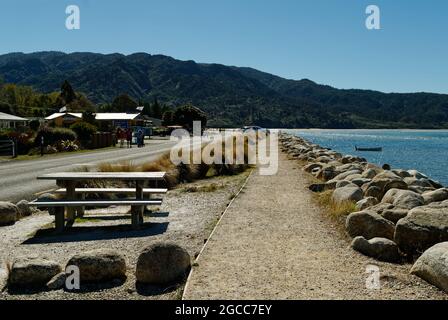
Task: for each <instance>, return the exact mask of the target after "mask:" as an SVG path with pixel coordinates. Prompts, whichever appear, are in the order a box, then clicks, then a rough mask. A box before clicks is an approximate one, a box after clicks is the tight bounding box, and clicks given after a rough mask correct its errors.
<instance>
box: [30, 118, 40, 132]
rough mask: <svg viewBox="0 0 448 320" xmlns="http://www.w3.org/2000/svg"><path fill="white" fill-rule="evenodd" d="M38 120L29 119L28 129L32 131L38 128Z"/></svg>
mask: <svg viewBox="0 0 448 320" xmlns="http://www.w3.org/2000/svg"><path fill="white" fill-rule="evenodd" d="M39 127H40V122H39V120H31V121H30V129H31V130H33V131H37V130H39Z"/></svg>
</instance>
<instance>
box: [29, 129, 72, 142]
mask: <svg viewBox="0 0 448 320" xmlns="http://www.w3.org/2000/svg"><path fill="white" fill-rule="evenodd" d="M42 137H43V138H44V144H45V145H46V146H47V145H54V144H57V143H58V142H59V141H75V140H76V138H77V135H76V133H75V132H74V131H73V130H70V129H66V128H50V127H43V128H40V129H39V131H38V132H37V135H36V138H35V139H34V145H35V146H40V144H41V139H42Z"/></svg>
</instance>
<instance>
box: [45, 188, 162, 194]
mask: <svg viewBox="0 0 448 320" xmlns="http://www.w3.org/2000/svg"><path fill="white" fill-rule="evenodd" d="M66 192H67V190H66V189H65V188H61V189H57V190H55V191H54V193H58V194H65V193H66ZM167 192H168V189H165V188H143V193H144V194H164V193H167ZM75 193H84V194H89V193H90V194H91V193H106V194H110V193H118V194H131V193H135V188H76V189H75Z"/></svg>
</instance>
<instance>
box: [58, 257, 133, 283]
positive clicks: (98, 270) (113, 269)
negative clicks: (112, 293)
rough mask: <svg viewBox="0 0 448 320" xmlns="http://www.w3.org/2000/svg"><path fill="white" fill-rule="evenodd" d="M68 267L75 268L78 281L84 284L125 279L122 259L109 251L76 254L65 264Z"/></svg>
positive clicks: (124, 265)
mask: <svg viewBox="0 0 448 320" xmlns="http://www.w3.org/2000/svg"><path fill="white" fill-rule="evenodd" d="M68 266H77V267H78V268H79V273H80V280H81V281H85V282H103V281H109V280H114V279H124V278H125V277H126V261H125V259H124V257H123V256H122V255H120V254H119V253H117V252H116V251H114V250H109V249H99V250H93V251H88V252H83V253H80V254H77V255H75V256H73V257H72V258H71V259H70V260H69V261H68V262H67V267H68Z"/></svg>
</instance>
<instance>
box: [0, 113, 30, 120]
mask: <svg viewBox="0 0 448 320" xmlns="http://www.w3.org/2000/svg"><path fill="white" fill-rule="evenodd" d="M0 120H5V121H28V119H25V118H21V117H17V116H14V115H12V114H8V113H4V112H0Z"/></svg>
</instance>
